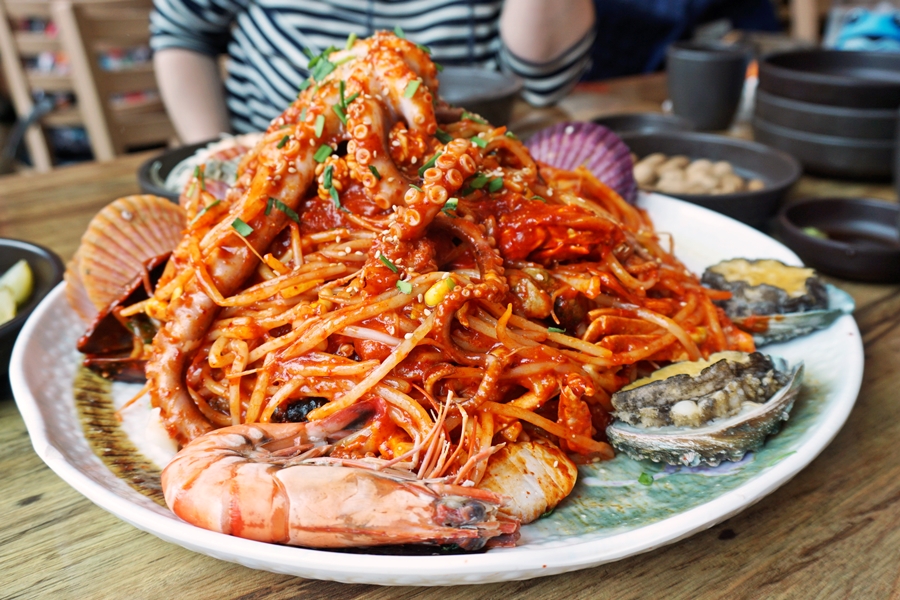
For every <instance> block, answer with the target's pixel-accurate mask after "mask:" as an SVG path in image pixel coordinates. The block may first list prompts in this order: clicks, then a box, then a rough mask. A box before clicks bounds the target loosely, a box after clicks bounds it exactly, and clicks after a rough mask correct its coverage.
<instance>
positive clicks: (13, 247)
mask: <svg viewBox="0 0 900 600" xmlns="http://www.w3.org/2000/svg"><path fill="white" fill-rule="evenodd" d="M22 259H25V260H26V261H28V266H29V267H31V273H32V276H33V277H34V289H33V290H32V291H31V296H30V297H29V298H28V300H27V301H26V302H25V304H23V305H22V306H20V307H19V309H18V311H17V312H16V316H15V317H14V318H13V319H12V320H11V321H7V322H6V323H4V324H2V325H0V370H2V371H6V369H7V366H8V364H9V354H10V351H11V350H12V344H13V342H14V341H15V339H16V335H18V333H19V330H20V329H21V328H22V324H23V323H25V320H26V319H27V318H28V315H30V314H31V311H33V310H34V308H35V307H36V306H37V305H38V304H39V303H40V302H41V300H43V299H44V296H46V295H47V294H48V293H50V290H52V289H53V288H54V287H55V286H56V284H58V283H59V282H60V281H62V278H63V272H64V271H65V267H64V266H63V262H62V260H60V258H59V257H58V256H57V255H56V254H54V253H53V252H52V251H50V250H48V249H46V248H44V247H43V246H38V245H37V244H32V243H29V242H22V241H20V240H10V239H6V238H0V274H2V273H5V272H6V270H7V269H9V268H10V267H11V266H13V265H14V264H15V263H17V262H19V261H20V260H22Z"/></svg>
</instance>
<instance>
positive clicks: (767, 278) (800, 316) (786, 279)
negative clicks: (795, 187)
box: [701, 258, 855, 346]
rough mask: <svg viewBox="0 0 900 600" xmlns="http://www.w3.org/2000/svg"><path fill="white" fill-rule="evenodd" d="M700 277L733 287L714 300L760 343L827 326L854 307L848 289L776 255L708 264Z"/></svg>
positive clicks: (707, 282) (722, 287) (718, 286)
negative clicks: (828, 282)
mask: <svg viewBox="0 0 900 600" xmlns="http://www.w3.org/2000/svg"><path fill="white" fill-rule="evenodd" d="M701 281H702V282H703V284H704V285H706V286H707V287H710V288H713V289H716V290H726V291H729V292H731V295H732V296H731V298H730V299H729V300H718V301H716V304H717V305H718V306H720V307H721V308H722V309H723V310H724V311H725V314H727V315H728V316H729V318H731V320H732V321H733V322H734V324H735V325H737V326H738V327H740V328H741V329H743V330H744V331H747V332H748V333H750V334H751V335H753V339H754V341H755V342H756V343H757V345H760V346H762V345H765V344H769V343H774V342H784V341H787V340H790V339H793V338H796V337H800V336H803V335H807V334H809V333H812V332H813V331H816V330H819V329H824V328H826V327H829V326H830V325H831V324H832V323H834V321H836V320H837V319H838V318H840V317H841V316H843V315H845V314H851V313H852V312H853V309H854V307H855V306H854V303H853V298H851V297H850V295H849V294H847V293H846V292H843V291H842V290H839V289H838V288H836V287H834V286H833V285H829V284H826V283H825V282H823V281H822V280H821V279H820V278H819V276H818V275H817V274H816V272H815V270H813V269H810V268H807V267H794V266H790V265H786V264H784V263H782V262H780V261H777V260H774V259H760V260H747V259H745V258H735V259H731V260H726V261H722V262H720V263H718V264H715V265H713V266H711V267H708V268H707V269H706V271H704V272H703V277H702V278H701Z"/></svg>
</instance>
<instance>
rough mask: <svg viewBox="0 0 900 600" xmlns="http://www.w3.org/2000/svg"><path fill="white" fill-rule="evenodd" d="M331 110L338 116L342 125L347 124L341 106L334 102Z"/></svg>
mask: <svg viewBox="0 0 900 600" xmlns="http://www.w3.org/2000/svg"><path fill="white" fill-rule="evenodd" d="M331 110H333V111H334V114H336V115H337V116H338V119H340V120H341V123H343V124H344V125H346V124H347V115H345V114H344V109H343V108H341V107H340V106H339V105H337V104H335V105H333V106H332V107H331Z"/></svg>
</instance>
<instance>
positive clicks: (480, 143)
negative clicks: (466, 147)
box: [470, 135, 487, 148]
mask: <svg viewBox="0 0 900 600" xmlns="http://www.w3.org/2000/svg"><path fill="white" fill-rule="evenodd" d="M470 139H471V140H472V143H473V144H475V145H476V146H478V147H479V148H484V147H486V146H487V140H485V139H484V138H480V137H478V136H477V135H476V136H475V137H473V138H470Z"/></svg>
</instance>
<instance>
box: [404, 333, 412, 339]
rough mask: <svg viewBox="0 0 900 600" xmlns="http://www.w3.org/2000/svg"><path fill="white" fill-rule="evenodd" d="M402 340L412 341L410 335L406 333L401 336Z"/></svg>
mask: <svg viewBox="0 0 900 600" xmlns="http://www.w3.org/2000/svg"><path fill="white" fill-rule="evenodd" d="M403 339H404V340H409V339H412V333H407V334H406V335H404V336H403Z"/></svg>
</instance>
